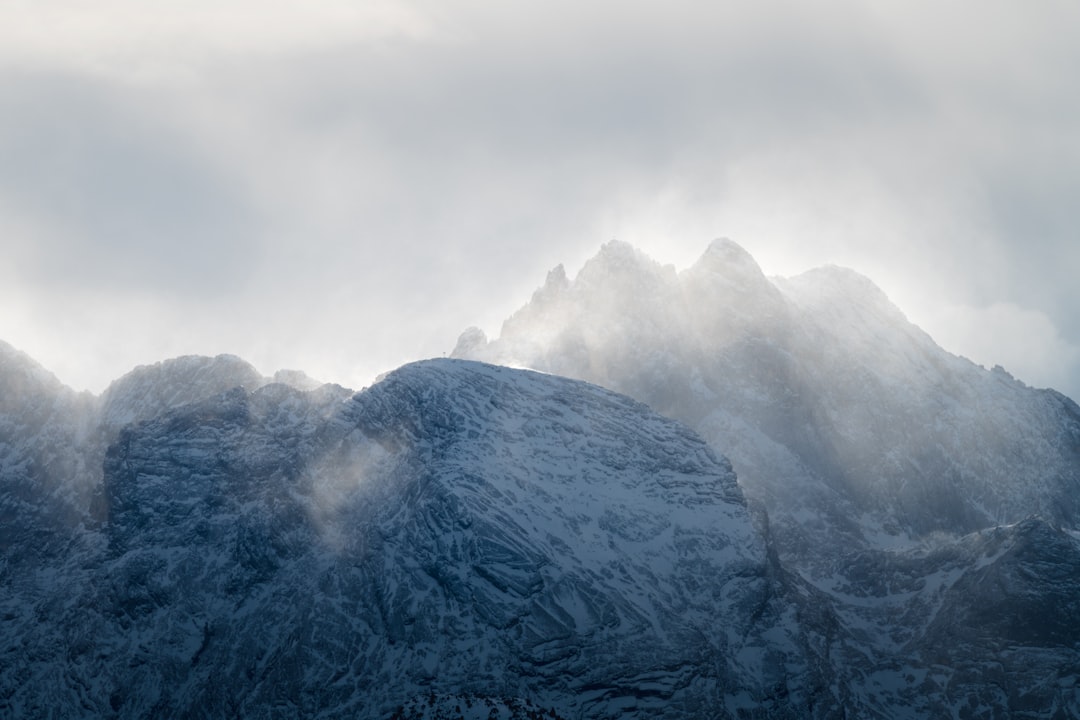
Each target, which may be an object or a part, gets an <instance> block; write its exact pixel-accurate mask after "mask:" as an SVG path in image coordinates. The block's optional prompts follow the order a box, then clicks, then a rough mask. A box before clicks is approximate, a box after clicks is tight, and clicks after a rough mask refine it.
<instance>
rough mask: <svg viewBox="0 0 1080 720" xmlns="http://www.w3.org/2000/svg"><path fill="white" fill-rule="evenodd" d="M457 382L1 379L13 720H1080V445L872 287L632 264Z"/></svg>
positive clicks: (1015, 388) (445, 372) (742, 263)
mask: <svg viewBox="0 0 1080 720" xmlns="http://www.w3.org/2000/svg"><path fill="white" fill-rule="evenodd" d="M453 355H454V356H455V357H453V358H450V359H447V358H442V359H434V360H426V361H419V362H415V363H410V364H408V365H405V366H403V367H401V368H399V369H397V370H395V371H392V372H390V373H387V374H386V375H385V376H383V377H381V378H380V379H379V380H378V381H377V382H376V383H374V384H373V385H372V386H371V387H368V388H365V389H363V390H361V391H359V392H353V391H352V390H349V389H347V388H344V387H341V386H338V385H334V384H321V383H319V382H317V381H314V380H312V379H311V378H310V377H308V376H306V375H305V374H303V373H302V372H300V371H279V372H277V373H276V374H275V375H274V376H272V377H267V376H263V375H262V374H260V373H259V372H258V371H256V370H255V369H254V368H253V367H252V366H251V365H250V364H249V363H247V362H246V361H244V360H242V359H240V358H238V357H236V356H233V355H218V356H215V357H203V356H192V355H189V356H181V357H177V358H174V359H170V360H164V361H161V362H158V363H154V364H151V365H143V366H139V367H137V368H135V369H134V370H132V371H131V372H129V373H127V374H125V375H123V376H122V377H120V378H118V379H117V380H115V381H114V382H113V383H111V384H110V385H109V387H108V388H107V389H106V390H105V392H103V393H102V394H101V395H98V396H94V395H92V394H90V393H86V392H83V393H76V392H74V391H73V390H71V389H70V388H67V387H66V386H64V385H63V384H62V383H61V382H60V381H59V380H57V378H56V377H55V376H54V375H52V374H51V373H50V372H49V371H48V370H46V369H45V368H43V367H42V366H41V365H40V364H39V363H37V362H35V361H34V360H33V359H32V358H30V357H29V356H27V355H26V354H25V353H22V352H20V351H18V350H16V349H14V348H12V347H11V346H10V345H7V344H6V343H3V342H0V521H2V523H0V552H2V560H3V562H2V563H0V588H2V589H0V612H2V613H3V617H4V619H5V622H6V623H7V625H6V627H7V628H8V633H9V634H10V635H9V636H10V637H11V638H13V641H12V642H11V643H9V644H7V645H6V646H5V647H4V648H0V659H2V660H3V662H0V710H2V711H5V712H12V713H14V714H16V715H20V714H27V713H30V714H34V713H35V712H37V711H38V710H41V709H43V708H45V707H59V708H69V709H75V708H82V709H83V710H87V709H89V710H88V711H92V712H94V713H96V714H99V715H105V716H110V717H118V718H143V717H175V718H187V717H198V716H201V715H204V714H205V713H206V712H208V711H209V712H213V713H226V714H227V713H229V712H241V713H242V714H244V715H246V716H250V717H271V716H272V713H273V712H274V709H275V708H276V709H280V708H282V707H285V708H289V711H290V712H295V713H299V714H309V715H322V716H325V717H334V718H336V717H342V718H345V717H350V718H352V717H365V718H369V717H370V718H377V719H378V720H388V719H389V718H391V717H394V718H401V717H405V718H409V719H410V720H428V719H429V718H436V717H447V716H449V717H453V718H468V719H469V720H472V718H473V717H477V718H480V720H483V718H484V717H488V716H489V715H490V713H494V714H495V715H497V716H499V717H502V718H512V719H513V720H526V719H530V718H534V717H536V714H537V713H541V714H542V715H544V714H545V713H546V715H544V716H546V717H556V718H576V719H586V718H587V719H590V720H591V719H594V718H595V719H597V720H599V719H601V718H615V717H620V718H626V717H631V718H646V717H649V718H652V717H661V718H669V719H670V720H697V719H698V718H701V717H718V718H732V719H733V720H734V718H743V717H746V716H748V715H749V716H750V717H755V718H776V719H777V720H779V719H784V720H788V719H794V718H802V717H813V718H821V719H822V720H825V719H828V720H834V719H835V720H839V719H840V718H843V717H850V716H851V715H852V714H854V715H856V716H858V717H868V718H880V719H883V720H884V719H886V718H888V719H895V720H902V719H907V718H910V717H912V716H914V717H928V718H929V717H940V716H948V715H949V714H954V715H955V714H962V712H961V711H964V712H966V711H967V710H966V709H969V708H970V709H974V710H976V711H978V712H980V713H983V714H986V713H995V712H1005V713H1013V714H1016V713H1024V714H1025V715H1023V716H1028V717H1037V718H1047V720H1050V719H1051V718H1054V717H1057V716H1060V715H1061V714H1062V713H1064V714H1065V716H1066V717H1068V716H1070V715H1073V714H1077V713H1080V689H1078V688H1077V686H1076V677H1078V676H1077V675H1076V673H1075V672H1074V670H1075V669H1077V668H1080V636H1078V635H1077V629H1076V625H1075V613H1076V608H1077V607H1080V604H1078V603H1080V600H1078V598H1080V585H1078V584H1077V580H1076V579H1077V578H1078V577H1080V408H1078V407H1077V405H1076V404H1075V403H1074V402H1073V401H1072V400H1070V399H1068V398H1067V397H1065V396H1063V395H1061V394H1060V393H1057V392H1055V391H1052V390H1039V389H1034V388H1030V387H1028V386H1026V385H1025V384H1024V383H1022V382H1020V381H1018V380H1016V379H1015V378H1013V377H1012V376H1011V375H1009V373H1007V372H1006V371H1005V370H1004V369H1002V368H994V369H993V370H986V369H984V368H981V367H979V366H977V365H975V364H974V363H971V362H969V361H967V360H965V359H963V358H959V357H956V356H954V355H951V354H949V353H947V352H945V351H944V350H942V349H941V348H940V347H938V346H937V345H936V344H935V343H934V342H933V340H932V339H931V338H930V337H929V336H928V335H927V334H926V333H924V332H922V331H921V330H920V329H919V328H917V327H916V326H914V325H913V324H912V323H910V322H909V321H908V320H907V319H906V318H905V317H904V315H903V313H902V312H900V310H899V309H898V308H896V306H895V305H893V304H892V303H891V302H890V301H889V299H888V298H887V297H886V296H885V294H884V293H883V292H882V291H881V290H880V289H878V288H877V287H876V286H875V285H874V284H873V283H872V282H870V281H869V280H868V279H866V278H865V277H863V276H861V275H859V274H858V273H856V272H854V271H851V270H847V269H844V268H839V267H833V266H829V267H823V268H818V269H815V270H811V271H808V272H805V273H803V274H800V275H797V276H794V277H791V278H768V277H766V276H765V275H764V274H763V273H762V271H761V269H760V267H759V266H758V264H757V263H756V262H755V261H754V259H753V258H752V257H751V256H750V255H749V253H747V252H746V251H745V250H744V249H743V248H741V247H740V246H739V245H737V244H736V243H734V242H731V241H728V240H720V241H716V242H714V243H712V244H711V245H710V246H709V247H708V248H707V250H706V252H705V253H704V254H703V255H702V256H701V257H700V258H699V259H698V261H696V262H695V263H694V264H692V265H691V266H690V267H688V268H686V269H685V270H682V271H676V270H675V268H673V267H672V266H669V265H661V264H659V263H657V262H655V261H654V260H652V259H650V258H648V257H647V256H646V255H644V254H643V253H641V252H640V251H638V250H636V249H635V248H634V247H632V246H631V245H629V244H627V243H620V242H612V243H608V244H606V245H604V246H603V247H602V248H601V250H600V252H599V253H598V254H597V255H596V256H595V257H594V258H592V259H591V260H589V261H588V262H586V263H585V265H584V266H583V267H582V269H581V271H580V272H578V273H577V274H576V276H575V277H574V278H572V279H571V278H569V277H568V276H567V274H566V272H565V269H564V268H563V267H562V266H558V267H556V268H555V269H554V270H552V271H551V272H550V273H549V274H548V276H547V278H546V280H545V282H544V284H543V286H542V287H540V288H539V289H538V290H537V291H536V292H535V293H534V294H533V296H532V299H531V300H530V301H529V302H528V303H527V304H526V305H525V306H523V307H522V308H521V309H520V310H519V311H518V312H516V313H514V314H513V315H512V316H511V317H510V318H508V319H507V320H506V322H505V323H504V325H503V327H502V331H501V333H500V335H499V337H496V338H494V339H490V340H489V339H488V338H486V337H485V336H484V334H483V333H482V332H480V331H478V330H476V329H475V328H473V329H469V330H466V331H465V332H464V333H462V335H461V338H460V340H459V342H458V344H457V347H456V348H455V350H454V352H453ZM507 366H515V367H507ZM530 367H531V368H533V369H535V370H539V371H541V372H532V371H530V370H528V369H525V368H530ZM574 378H577V379H574ZM583 380H584V381H586V382H582V381H583ZM602 386H606V387H607V388H609V389H605V388H604V387H602ZM612 391H615V392H612ZM620 393H622V394H620ZM988 678H990V679H988ZM1048 678H1049V679H1050V680H1049V681H1048V680H1047V679H1048ZM223 679H224V681H223ZM72 711H73V712H74V711H75V710H72ZM477 713H479V714H477ZM485 713H487V714H485Z"/></svg>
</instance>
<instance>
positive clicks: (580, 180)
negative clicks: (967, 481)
mask: <svg viewBox="0 0 1080 720" xmlns="http://www.w3.org/2000/svg"><path fill="white" fill-rule="evenodd" d="M91 5H92V7H91ZM1078 34H1080V5H1078V4H1076V3H1073V2H1062V1H1058V0H1039V2H1030V3H1017V2H1004V1H1000V0H985V1H982V2H973V1H969V0H958V1H957V2H950V3H934V4H930V3H901V2H881V3H865V2H856V1H848V0H844V1H841V0H837V1H828V0H824V1H818V0H809V1H805V0H804V1H799V2H794V1H791V2H771V1H768V0H766V1H756V2H731V1H727V0H724V1H721V2H715V3H700V2H694V1H691V0H669V1H668V2H664V3H648V2H643V3H616V2H607V1H598V2H588V1H587V2H581V1H580V0H578V1H577V2H573V3H570V2H565V1H564V0H547V1H546V2H542V3H541V2H532V1H531V0H523V1H521V2H515V3H492V2H480V1H478V0H440V1H439V2H433V1H432V2H408V1H403V2H389V1H387V2H383V1H379V0H376V1H372V2H358V1H356V0H314V1H312V2H305V3H300V2H292V1H290V0H261V1H260V2H255V1H254V0H214V1H213V2H210V1H209V0H190V1H189V2H185V3H176V2H163V1H161V0H99V1H98V2H95V3H93V4H87V3H84V2H78V1H76V0H36V1H35V2H33V3H30V2H20V1H17V0H0V251H2V254H3V258H4V261H3V262H2V263H0V339H3V340H5V341H7V342H9V343H11V344H12V345H14V346H16V347H17V348H19V349H21V350H23V351H25V352H27V353H29V354H30V355H31V356H33V357H34V358H35V359H37V360H38V361H39V362H41V363H42V364H43V365H45V366H46V367H47V368H49V369H50V370H52V371H53V372H54V373H56V375H57V376H58V377H59V378H60V379H61V380H63V381H64V382H65V383H67V384H69V385H71V386H72V387H74V388H76V389H80V390H82V389H89V390H91V391H93V392H100V391H101V390H102V389H104V387H106V385H107V384H108V383H109V382H110V381H111V380H113V379H115V378H117V377H119V376H120V375H122V374H123V373H124V372H126V371H128V370H129V369H131V368H132V367H134V366H136V365H139V364H144V363H151V362H155V361H157V360H161V359H164V358H167V357H172V356H176V355H181V354H192V353H197V354H217V353H222V352H228V353H233V354H237V355H240V356H241V357H244V358H245V359H247V360H248V361H250V362H252V363H253V364H254V365H255V366H256V368H258V369H259V370H260V371H261V372H263V373H266V374H271V373H273V372H274V371H275V370H277V369H279V368H293V369H303V370H305V371H307V372H308V373H309V374H311V375H312V376H314V377H316V378H318V379H321V380H328V381H336V382H340V383H342V384H344V385H347V386H350V387H354V388H359V387H362V386H364V385H367V384H369V383H370V382H371V381H372V379H373V378H374V377H375V376H376V375H377V374H378V373H380V372H383V371H386V370H389V369H392V368H394V367H396V366H398V365H400V364H402V363H405V362H408V361H410V360H415V359H420V358H423V357H432V356H439V355H442V354H444V353H448V352H449V351H450V350H451V349H452V348H453V346H454V343H455V341H456V339H457V336H458V334H459V333H460V332H461V331H462V330H463V329H465V328H466V327H468V326H471V325H476V326H479V327H481V328H483V329H484V330H485V331H486V332H487V333H488V334H489V335H497V333H498V329H499V326H500V324H501V322H502V320H503V319H505V318H506V317H507V316H509V315H510V314H511V313H512V312H513V311H514V310H515V309H517V308H518V307H520V306H521V305H522V304H524V303H525V302H526V301H527V300H528V298H529V296H530V294H531V292H532V290H533V289H534V288H536V287H537V286H539V285H540V284H542V282H543V279H544V277H545V275H546V272H547V271H548V270H549V269H550V268H552V267H554V266H555V265H557V264H559V263H563V264H565V266H566V268H567V270H568V272H569V273H570V274H571V276H572V275H573V274H574V273H575V272H576V270H577V269H579V268H580V267H581V265H582V264H583V263H584V261H585V260H586V259H587V258H589V257H591V256H592V255H594V254H595V253H596V252H597V251H598V249H599V247H600V245H601V244H603V243H604V242H606V241H608V240H611V239H613V238H617V239H620V240H624V241H627V242H630V243H632V244H634V245H636V246H637V247H639V248H641V249H642V250H643V251H645V252H646V253H648V254H649V255H651V256H652V257H653V258H655V259H657V260H659V261H661V262H663V263H671V264H674V265H675V266H676V267H679V268H682V267H686V266H688V265H689V264H691V263H692V262H693V261H694V260H695V259H696V258H697V257H698V256H699V255H700V254H701V253H702V252H704V250H705V248H706V247H707V245H708V243H709V241H710V240H712V239H713V238H716V237H721V236H723V237H730V238H732V239H734V240H735V241H736V242H738V243H739V244H741V245H742V246H743V247H745V248H746V249H747V250H748V251H750V253H751V254H752V255H754V257H755V258H756V259H757V260H758V262H759V263H760V264H761V265H762V267H763V269H764V270H765V271H766V272H767V273H769V274H776V275H793V274H797V273H799V272H802V271H804V270H807V269H810V268H812V267H815V266H818V265H822V264H826V263H834V264H839V265H844V266H848V267H851V268H854V269H856V270H858V271H860V272H862V273H863V274H865V275H867V276H869V277H870V278H871V279H873V280H874V281H875V282H876V283H877V284H878V285H879V286H880V287H882V289H883V290H885V292H886V293H887V294H888V295H889V296H890V297H891V298H892V299H893V300H894V302H896V303H897V305H899V307H900V308H901V309H902V310H903V311H904V312H905V314H906V315H907V316H908V318H909V319H910V320H912V321H913V322H915V323H916V324H918V325H920V326H921V327H922V328H923V329H925V330H926V331H927V332H929V333H930V334H931V335H932V336H933V337H934V339H935V340H936V341H937V342H938V343H939V344H941V345H942V346H943V347H945V348H946V349H947V350H950V351H952V352H955V353H958V354H962V355H965V356H966V357H969V358H970V359H972V360H974V361H976V362H978V363H980V364H983V365H985V366H987V367H990V366H992V365H995V364H1001V365H1003V366H1004V367H1005V368H1006V369H1008V370H1009V371H1011V372H1012V373H1013V374H1014V375H1016V376H1017V377H1018V378H1020V379H1021V380H1023V381H1025V382H1027V383H1029V384H1031V385H1035V386H1039V387H1044V386H1050V387H1055V388H1057V389H1059V390H1062V391H1064V392H1066V393H1067V394H1070V395H1071V396H1073V397H1076V398H1080V295H1078V292H1077V287H1080V284H1078V283H1077V282H1076V281H1075V277H1076V275H1077V272H1078V270H1080V238H1078V236H1077V235H1078V233H1077V228H1078V227H1080V222H1078V221H1080V202H1078V201H1077V197H1076V195H1077V191H1078V190H1080V84H1078V83H1077V82H1076V68H1078V67H1080V43H1077V42H1076V38H1077V36H1078Z"/></svg>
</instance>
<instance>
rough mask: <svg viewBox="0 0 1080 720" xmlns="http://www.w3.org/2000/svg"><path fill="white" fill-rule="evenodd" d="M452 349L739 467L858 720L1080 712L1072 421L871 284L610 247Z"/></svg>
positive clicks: (1079, 414)
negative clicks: (618, 402)
mask: <svg viewBox="0 0 1080 720" xmlns="http://www.w3.org/2000/svg"><path fill="white" fill-rule="evenodd" d="M454 355H455V356H457V357H469V358H475V359H482V360H485V361H488V362H495V363H501V364H505V365H513V366H523V367H530V368H535V369H539V370H543V371H547V372H553V373H559V374H562V375H566V376H570V377H578V378H582V379H586V380H589V381H591V382H595V383H598V384H601V385H604V386H606V387H610V388H612V389H615V390H618V391H620V392H625V393H627V394H629V395H631V396H633V397H636V398H638V399H639V400H642V401H643V402H646V403H647V404H649V405H650V406H651V407H653V408H654V409H656V410H658V411H660V412H661V413H663V414H665V415H668V416H671V417H675V418H679V419H681V420H683V421H685V422H686V423H688V424H689V425H690V426H691V427H693V428H694V429H696V430H697V431H698V432H699V433H700V434H701V435H702V436H703V437H704V438H705V439H706V440H707V441H708V442H709V443H710V444H711V445H712V446H713V447H714V448H716V449H717V450H718V451H719V452H723V453H724V454H725V455H727V456H728V457H729V458H730V459H731V461H732V464H733V466H734V468H735V470H736V472H737V474H738V477H739V483H740V486H741V487H742V489H743V491H744V492H745V494H746V496H747V497H748V499H749V500H750V501H751V503H753V504H755V505H756V506H758V507H761V508H763V509H764V511H765V512H766V513H767V515H768V518H769V528H770V538H771V540H772V542H773V543H774V546H775V547H776V549H777V551H778V554H779V556H780V558H781V562H782V564H783V565H784V567H786V568H787V569H789V570H791V571H792V572H794V573H795V574H796V575H797V576H798V577H799V578H801V579H802V580H804V581H805V582H806V583H807V586H808V587H810V588H812V589H813V590H814V591H815V592H817V593H820V595H818V596H816V598H817V599H816V600H815V602H818V603H824V604H826V605H827V606H828V607H829V608H830V610H831V612H832V613H834V616H833V617H830V618H828V619H825V620H824V621H818V622H817V623H816V625H815V629H816V631H818V632H819V633H821V634H823V635H825V636H828V637H830V638H831V640H832V642H831V643H830V644H829V645H828V652H827V654H828V657H829V664H830V668H831V670H832V671H833V672H834V673H835V675H834V678H835V682H837V683H838V684H839V686H841V687H845V688H848V689H849V690H850V693H851V694H850V696H849V697H848V698H847V699H846V700H845V705H846V706H847V708H848V709H849V710H853V711H854V712H855V716H857V717H890V718H892V717H895V718H900V717H928V718H931V717H1057V716H1060V717H1080V690H1078V689H1077V688H1078V685H1077V683H1078V678H1080V624H1078V623H1077V622H1076V621H1075V617H1076V616H1075V615H1074V614H1073V613H1075V611H1076V610H1078V609H1080V580H1078V578H1080V555H1078V549H1080V548H1078V544H1077V537H1078V534H1077V528H1078V527H1080V408H1078V407H1077V405H1076V404H1075V403H1074V402H1073V401H1072V400H1070V399H1068V398H1066V397H1064V396H1063V395H1061V394H1059V393H1057V392H1054V391H1052V390H1037V389H1032V388H1029V387H1027V386H1025V385H1024V384H1023V383H1021V382H1019V381H1017V380H1015V379H1014V378H1013V377H1011V376H1010V375H1009V374H1008V373H1007V372H1006V371H1004V370H1003V369H1001V368H994V369H993V370H991V371H987V370H985V369H983V368H981V367H979V366H976V365H974V364H973V363H971V362H969V361H967V360H965V359H963V358H959V357H956V356H953V355H951V354H949V353H947V352H945V351H944V350H942V349H941V348H940V347H938V346H937V345H936V344H935V343H934V342H933V341H932V340H931V338H930V337H929V336H927V335H926V334H925V333H924V332H922V331H921V330H919V329H918V328H917V327H915V326H914V325H912V324H911V323H909V322H908V321H907V320H906V319H905V318H904V316H903V314H902V313H901V312H900V311H899V310H898V309H897V308H896V307H895V306H894V305H893V304H892V303H890V302H889V300H888V299H887V298H886V297H885V296H884V294H883V293H882V292H881V291H880V290H879V289H878V288H876V287H875V286H874V285H873V284H872V283H871V282H870V281H869V280H867V279H866V278H864V277H862V276H860V275H858V274H857V273H854V272H852V271H850V270H845V269H842V268H837V267H825V268H820V269H817V270H812V271H810V272H807V273H805V274H803V275H800V276H798V277H794V278H789V279H782V278H776V279H770V278H767V277H765V276H764V275H763V273H762V272H761V270H760V268H759V267H758V265H757V264H756V263H755V262H754V260H753V259H752V258H751V257H750V255H749V254H747V253H746V252H745V251H744V250H743V249H742V248H741V247H739V246H738V245H736V244H735V243H733V242H731V241H728V240H720V241H716V242H714V243H713V244H712V245H710V246H709V248H708V250H707V251H706V252H705V254H704V255H703V256H702V257H701V259H700V260H698V261H697V263H695V264H694V265H693V266H692V267H690V268H689V269H687V270H684V271H682V272H676V271H675V269H674V268H672V267H671V266H662V265H660V264H658V263H656V262H654V261H653V260H651V259H649V258H648V257H646V256H644V255H643V254H642V253H640V252H639V251H637V250H635V249H634V248H632V247H630V246H629V245H626V244H624V243H618V242H612V243H609V244H607V245H605V246H604V247H603V248H602V250H601V252H600V254H599V255H598V256H596V257H595V258H593V259H592V260H590V261H589V262H588V263H586V265H585V266H584V267H583V268H582V270H581V272H580V273H579V274H578V276H577V277H576V278H574V279H573V280H572V281H571V280H569V279H568V278H567V276H566V274H565V272H564V271H563V269H562V268H561V267H559V268H556V269H555V270H553V271H552V272H551V273H549V275H548V278H547V281H546V283H545V284H544V286H543V287H542V288H541V289H539V290H537V291H536V293H535V294H534V295H533V298H532V300H531V301H530V302H529V303H528V304H526V305H525V306H524V307H523V308H522V309H521V310H519V311H518V312H517V313H515V314H514V315H513V316H512V317H511V318H509V319H508V320H507V321H506V322H505V323H504V325H503V328H502V331H501V334H500V336H499V337H498V338H495V339H493V340H491V341H489V340H488V339H487V338H486V337H484V335H483V333H481V332H480V331H479V330H476V329H470V330H467V331H466V332H465V333H463V335H462V336H461V338H460V340H459V342H458V346H457V348H456V349H455V352H454ZM822 622H824V625H823V624H822ZM834 622H835V625H830V623H834ZM811 624H812V625H814V623H811ZM829 627H831V628H832V630H833V632H832V633H831V634H830V633H829V631H828V630H827V629H826V628H829ZM1055 713H1057V715H1055Z"/></svg>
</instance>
